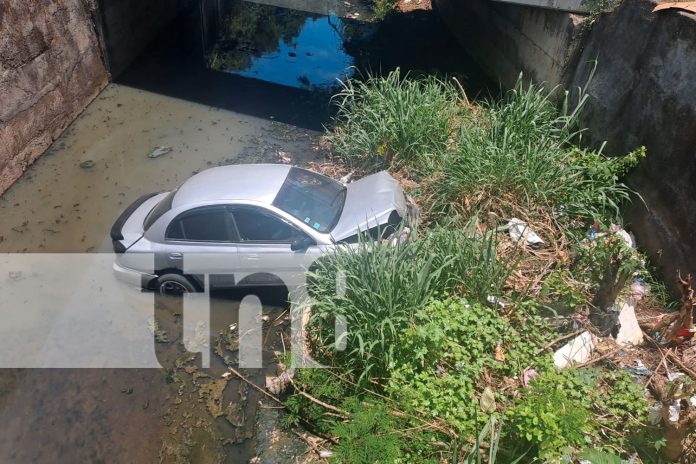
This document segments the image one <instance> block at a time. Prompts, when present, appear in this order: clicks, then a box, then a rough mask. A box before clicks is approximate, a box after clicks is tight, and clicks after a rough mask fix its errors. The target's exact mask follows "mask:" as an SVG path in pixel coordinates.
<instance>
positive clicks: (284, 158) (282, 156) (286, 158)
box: [276, 150, 292, 164]
mask: <svg viewBox="0 0 696 464" xmlns="http://www.w3.org/2000/svg"><path fill="white" fill-rule="evenodd" d="M276 157H277V158H278V161H280V162H281V163H283V164H291V163H292V157H291V156H290V153H288V152H286V151H282V150H278V152H277V153H276Z"/></svg>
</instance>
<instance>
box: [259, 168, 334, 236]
mask: <svg viewBox="0 0 696 464" xmlns="http://www.w3.org/2000/svg"><path fill="white" fill-rule="evenodd" d="M345 201H346V188H345V187H344V186H343V185H341V184H340V183H338V182H336V181H334V180H332V179H329V178H328V177H325V176H322V175H320V174H315V173H313V172H310V171H306V170H304V169H299V168H292V169H290V172H289V173H288V177H287V178H286V179H285V183H283V186H282V187H281V188H280V191H279V192H278V195H277V196H276V198H275V200H274V201H273V205H274V206H276V207H278V208H280V209H282V210H283V211H285V212H286V213H289V214H292V215H293V216H294V217H296V218H297V219H299V220H300V221H302V222H304V223H305V224H308V225H309V226H310V227H312V228H313V229H315V230H317V231H319V232H322V233H327V232H329V231H330V230H331V229H333V228H334V226H335V225H336V223H337V222H338V218H339V217H340V216H341V211H343V203H344V202H345Z"/></svg>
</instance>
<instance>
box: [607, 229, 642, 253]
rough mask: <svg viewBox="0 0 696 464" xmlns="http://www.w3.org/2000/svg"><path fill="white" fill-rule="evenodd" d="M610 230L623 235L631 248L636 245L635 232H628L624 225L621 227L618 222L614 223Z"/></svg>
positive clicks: (620, 235)
mask: <svg viewBox="0 0 696 464" xmlns="http://www.w3.org/2000/svg"><path fill="white" fill-rule="evenodd" d="M609 231H610V232H613V233H614V234H615V235H617V236H619V237H621V238H622V239H623V241H624V242H626V245H628V247H629V248H635V247H636V239H635V238H634V237H633V234H631V233H629V232H626V230H625V229H623V228H622V227H619V226H617V225H616V224H612V225H611V227H610V228H609Z"/></svg>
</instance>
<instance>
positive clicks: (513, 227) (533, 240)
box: [507, 218, 544, 249]
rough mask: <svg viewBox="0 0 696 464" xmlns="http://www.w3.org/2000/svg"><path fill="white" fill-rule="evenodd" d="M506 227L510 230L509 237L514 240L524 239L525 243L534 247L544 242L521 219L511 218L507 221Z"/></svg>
mask: <svg viewBox="0 0 696 464" xmlns="http://www.w3.org/2000/svg"><path fill="white" fill-rule="evenodd" d="M507 228H508V229H509V231H510V238H511V239H512V240H513V241H514V242H519V241H520V239H524V241H525V243H526V244H527V245H529V246H530V247H532V248H534V249H536V248H539V247H541V246H542V245H543V244H544V241H543V240H542V239H541V237H539V236H538V235H537V234H536V233H535V232H534V231H533V230H532V228H531V227H529V225H528V224H527V223H526V222H524V221H522V220H521V219H517V218H512V219H510V222H508V223H507Z"/></svg>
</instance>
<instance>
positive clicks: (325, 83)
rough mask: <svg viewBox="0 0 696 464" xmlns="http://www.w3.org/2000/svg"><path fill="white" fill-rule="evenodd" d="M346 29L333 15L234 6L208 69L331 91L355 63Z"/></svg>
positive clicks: (224, 20) (222, 24)
mask: <svg viewBox="0 0 696 464" xmlns="http://www.w3.org/2000/svg"><path fill="white" fill-rule="evenodd" d="M344 31H345V27H344V20H342V19H340V18H338V17H337V16H333V15H329V16H322V15H318V14H313V13H307V12H303V11H295V10H287V9H284V8H276V7H273V6H268V5H261V4H256V3H247V2H238V1H237V2H232V3H231V4H230V9H229V11H227V12H226V13H225V14H224V16H223V18H222V20H221V22H220V33H219V36H218V37H219V38H218V40H217V41H216V42H215V43H214V44H213V46H212V49H211V50H210V51H209V52H208V53H207V57H206V58H207V65H208V67H209V68H210V69H212V70H215V71H223V72H227V73H232V74H238V75H241V76H244V77H252V78H256V79H260V80H264V81H268V82H273V83H276V84H281V85H286V86H290V87H298V88H304V89H315V88H317V87H332V86H335V85H336V84H337V79H344V78H346V77H347V76H348V75H350V73H351V72H352V71H351V69H352V68H351V66H352V65H353V64H354V60H353V57H352V56H350V55H349V54H347V53H346V52H345V50H344V49H343V42H344Z"/></svg>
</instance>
